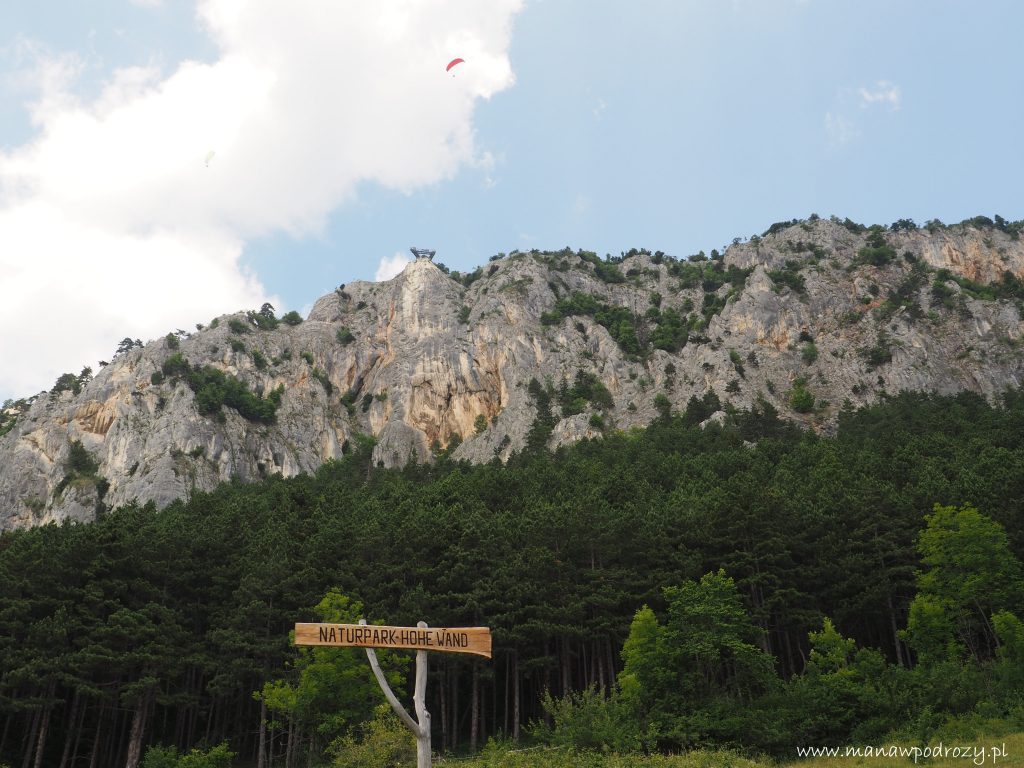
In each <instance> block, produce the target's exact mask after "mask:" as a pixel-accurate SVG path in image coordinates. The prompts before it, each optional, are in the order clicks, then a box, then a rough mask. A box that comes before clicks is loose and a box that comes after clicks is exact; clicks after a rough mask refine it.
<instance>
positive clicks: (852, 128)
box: [825, 112, 860, 147]
mask: <svg viewBox="0 0 1024 768" xmlns="http://www.w3.org/2000/svg"><path fill="white" fill-rule="evenodd" d="M825 136H826V137H827V138H828V143H829V145H830V146H832V147H841V146H843V145H844V144H848V143H849V142H851V141H853V140H854V139H856V138H857V137H858V136H860V129H859V128H857V126H856V125H855V124H854V123H852V122H851V121H849V120H847V119H846V118H845V117H843V116H842V115H840V114H838V113H832V112H826V113H825Z"/></svg>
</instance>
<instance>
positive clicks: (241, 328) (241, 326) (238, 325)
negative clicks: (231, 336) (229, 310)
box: [211, 317, 249, 333]
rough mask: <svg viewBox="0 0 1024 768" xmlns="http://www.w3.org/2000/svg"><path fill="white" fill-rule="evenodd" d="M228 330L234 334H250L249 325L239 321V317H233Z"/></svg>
mask: <svg viewBox="0 0 1024 768" xmlns="http://www.w3.org/2000/svg"><path fill="white" fill-rule="evenodd" d="M211 327H212V326H211ZM228 328H230V329H231V332H232V333H248V332H249V324H248V323H246V322H245V321H244V320H239V319H238V318H237V317H232V318H231V319H230V320H228Z"/></svg>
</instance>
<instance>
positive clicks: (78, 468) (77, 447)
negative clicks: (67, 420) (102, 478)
mask: <svg viewBox="0 0 1024 768" xmlns="http://www.w3.org/2000/svg"><path fill="white" fill-rule="evenodd" d="M99 468H100V465H99V462H97V461H96V459H94V458H93V457H92V455H91V454H90V453H89V452H88V451H87V450H85V446H83V445H82V443H81V442H80V441H78V440H72V441H71V450H70V451H69V452H68V460H67V464H66V469H67V471H68V472H69V473H72V474H75V475H79V476H82V477H90V476H92V475H95V474H96V473H97V472H98V471H99Z"/></svg>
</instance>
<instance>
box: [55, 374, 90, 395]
mask: <svg viewBox="0 0 1024 768" xmlns="http://www.w3.org/2000/svg"><path fill="white" fill-rule="evenodd" d="M68 390H70V391H71V392H72V393H73V394H76V395H77V394H78V393H79V392H81V391H82V384H81V382H79V381H78V377H77V376H75V374H73V373H62V374H61V375H60V376H59V377H58V378H57V381H56V382H55V383H54V385H53V389H51V390H50V394H51V395H58V394H60V393H61V392H65V391H68Z"/></svg>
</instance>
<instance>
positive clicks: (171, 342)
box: [164, 333, 181, 349]
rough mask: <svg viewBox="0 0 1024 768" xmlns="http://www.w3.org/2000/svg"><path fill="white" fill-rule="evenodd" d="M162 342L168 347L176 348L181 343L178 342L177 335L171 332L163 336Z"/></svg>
mask: <svg viewBox="0 0 1024 768" xmlns="http://www.w3.org/2000/svg"><path fill="white" fill-rule="evenodd" d="M164 342H165V343H166V344H167V348H168V349H178V347H180V346H181V344H180V343H179V342H178V337H177V336H175V335H174V334H173V333H168V334H167V335H166V336H164Z"/></svg>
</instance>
